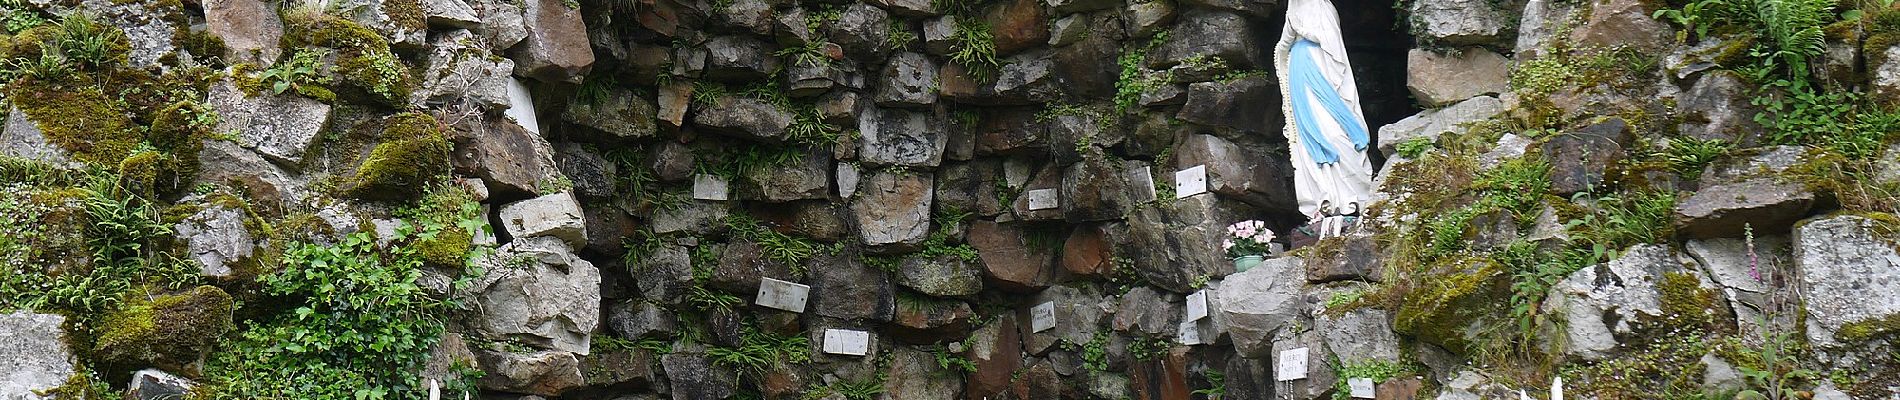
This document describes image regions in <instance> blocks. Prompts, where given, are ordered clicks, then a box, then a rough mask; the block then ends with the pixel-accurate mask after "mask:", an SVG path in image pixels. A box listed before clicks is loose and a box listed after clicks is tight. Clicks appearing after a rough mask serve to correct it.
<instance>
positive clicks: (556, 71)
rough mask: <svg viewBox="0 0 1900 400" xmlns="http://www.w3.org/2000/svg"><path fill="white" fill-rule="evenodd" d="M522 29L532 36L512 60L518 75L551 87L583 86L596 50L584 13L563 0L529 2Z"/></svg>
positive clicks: (514, 54) (509, 56) (517, 50)
mask: <svg viewBox="0 0 1900 400" xmlns="http://www.w3.org/2000/svg"><path fill="white" fill-rule="evenodd" d="M525 4H526V5H527V7H525V9H524V10H523V14H522V16H523V18H522V22H523V23H522V25H523V26H526V27H527V28H528V34H527V36H526V37H525V38H523V39H521V43H522V44H521V45H519V46H517V47H514V50H513V51H511V52H510V53H509V55H508V58H511V59H514V60H515V75H520V76H525V77H529V78H534V79H536V80H539V81H542V82H547V83H562V82H565V83H574V84H578V83H581V78H584V77H586V76H587V72H588V71H589V70H592V69H593V67H594V49H593V47H591V46H589V45H588V44H587V37H588V36H587V24H586V23H584V22H582V21H581V10H580V9H578V8H575V7H568V6H567V5H566V4H564V3H563V2H562V1H561V0H527V1H526V2H525Z"/></svg>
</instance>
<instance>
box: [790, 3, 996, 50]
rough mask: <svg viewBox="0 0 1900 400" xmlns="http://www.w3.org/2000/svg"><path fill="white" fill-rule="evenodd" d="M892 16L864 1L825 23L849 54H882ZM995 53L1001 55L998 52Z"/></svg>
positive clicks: (842, 11)
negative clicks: (834, 19)
mask: <svg viewBox="0 0 1900 400" xmlns="http://www.w3.org/2000/svg"><path fill="white" fill-rule="evenodd" d="M890 21H891V15H890V13H888V12H885V11H884V10H883V9H881V8H877V7H876V6H872V5H870V4H865V3H851V4H850V5H847V6H844V7H843V10H841V11H840V12H839V13H838V19H837V20H836V21H832V23H831V24H829V25H827V26H825V29H826V31H827V32H826V33H827V37H829V38H830V39H831V42H832V43H837V44H838V46H841V47H843V48H844V51H845V54H846V55H847V56H849V57H853V58H858V57H866V56H875V55H877V54H881V53H880V51H882V50H883V49H884V42H885V40H887V39H888V38H889V37H890V32H891V31H890V26H891V22H890ZM998 54H1002V53H1001V52H998Z"/></svg>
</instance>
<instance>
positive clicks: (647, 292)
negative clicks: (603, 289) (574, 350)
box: [623, 243, 697, 333]
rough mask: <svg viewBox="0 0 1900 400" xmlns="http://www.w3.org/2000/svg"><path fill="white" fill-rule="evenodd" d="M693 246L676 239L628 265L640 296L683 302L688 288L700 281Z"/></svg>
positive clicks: (662, 300) (653, 300)
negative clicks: (695, 275) (685, 244)
mask: <svg viewBox="0 0 1900 400" xmlns="http://www.w3.org/2000/svg"><path fill="white" fill-rule="evenodd" d="M691 250H692V249H690V248H688V247H686V246H682V245H678V244H674V243H662V244H660V246H659V247H658V248H656V249H654V250H653V252H652V253H651V254H648V255H647V256H646V257H644V258H642V259H640V260H639V261H638V262H635V263H632V264H630V265H628V266H627V267H628V268H629V269H631V271H629V272H631V275H632V276H633V281H634V286H636V287H637V288H638V289H639V290H640V297H641V298H644V299H646V300H647V301H652V302H657V303H661V304H679V302H680V299H681V298H683V297H685V296H686V291H687V290H688V289H690V288H691V287H692V286H694V285H696V284H697V282H694V280H693V259H692V256H691V253H689V251H691ZM623 333H624V332H623Z"/></svg>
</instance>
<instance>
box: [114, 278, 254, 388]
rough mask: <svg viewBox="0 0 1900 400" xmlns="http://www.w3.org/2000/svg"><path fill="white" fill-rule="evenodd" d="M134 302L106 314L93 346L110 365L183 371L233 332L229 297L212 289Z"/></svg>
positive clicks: (204, 287) (196, 289) (195, 289)
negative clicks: (148, 366)
mask: <svg viewBox="0 0 1900 400" xmlns="http://www.w3.org/2000/svg"><path fill="white" fill-rule="evenodd" d="M128 297H129V298H130V299H128V300H132V302H131V303H129V304H127V305H126V306H125V307H121V308H120V309H119V310H117V311H114V312H112V313H111V314H109V315H107V317H106V319H105V322H104V323H103V324H100V325H99V327H101V328H102V329H103V330H102V331H100V332H99V334H98V336H97V338H96V341H95V342H94V344H93V352H94V355H95V356H97V357H99V358H100V359H102V360H105V361H107V362H110V363H113V364H118V365H125V366H128V367H137V366H141V365H156V366H160V367H164V368H176V369H185V368H189V366H190V365H193V364H195V363H197V362H198V359H199V358H200V357H201V356H202V355H203V354H204V353H205V352H206V351H207V350H209V349H210V348H211V345H212V343H213V341H215V340H216V339H217V338H218V336H220V335H222V334H224V332H225V331H227V330H229V329H230V328H231V312H232V307H233V305H232V301H231V295H229V294H226V293H225V292H224V290H221V289H218V288H216V287H211V286H199V287H197V288H194V289H192V290H190V291H188V292H185V293H181V294H175V295H168V296H158V297H156V298H152V299H150V300H145V299H144V296H141V295H138V294H133V295H131V296H128Z"/></svg>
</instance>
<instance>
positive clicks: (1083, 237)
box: [1062, 225, 1115, 277]
mask: <svg viewBox="0 0 1900 400" xmlns="http://www.w3.org/2000/svg"><path fill="white" fill-rule="evenodd" d="M1110 246H1112V245H1111V244H1109V242H1108V237H1107V235H1105V234H1103V232H1102V226H1101V225H1086V226H1081V227H1077V228H1075V230H1073V231H1070V232H1069V238H1068V239H1067V240H1065V241H1063V243H1062V269H1063V270H1066V271H1069V273H1070V274H1072V275H1076V276H1081V277H1088V276H1097V275H1104V274H1108V273H1109V272H1111V271H1114V269H1115V265H1114V263H1113V262H1111V258H1112V257H1114V252H1113V249H1112V248H1111V247H1110Z"/></svg>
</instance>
